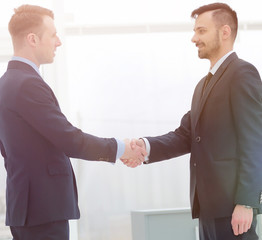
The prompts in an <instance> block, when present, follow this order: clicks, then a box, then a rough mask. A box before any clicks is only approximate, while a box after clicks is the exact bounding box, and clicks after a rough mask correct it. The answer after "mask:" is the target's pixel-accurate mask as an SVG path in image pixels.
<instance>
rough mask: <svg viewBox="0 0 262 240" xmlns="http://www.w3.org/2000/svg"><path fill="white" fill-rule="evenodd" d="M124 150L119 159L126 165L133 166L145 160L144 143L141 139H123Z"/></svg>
mask: <svg viewBox="0 0 262 240" xmlns="http://www.w3.org/2000/svg"><path fill="white" fill-rule="evenodd" d="M124 142H125V152H124V154H123V155H122V157H121V158H120V160H121V161H122V162H123V163H124V164H125V165H126V166H128V167H131V168H135V167H137V166H139V165H141V164H142V163H143V162H144V161H145V157H146V156H147V152H146V145H145V142H144V140H142V139H132V140H131V141H130V140H129V139H125V140H124Z"/></svg>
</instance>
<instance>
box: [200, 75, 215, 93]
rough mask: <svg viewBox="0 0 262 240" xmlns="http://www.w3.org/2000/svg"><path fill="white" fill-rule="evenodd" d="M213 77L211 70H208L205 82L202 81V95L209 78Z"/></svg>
mask: <svg viewBox="0 0 262 240" xmlns="http://www.w3.org/2000/svg"><path fill="white" fill-rule="evenodd" d="M212 77H213V74H212V73H211V72H209V73H208V74H207V76H206V79H205V82H204V86H203V90H202V95H203V94H204V91H205V89H206V87H207V85H208V83H209V81H210V79H211V78H212Z"/></svg>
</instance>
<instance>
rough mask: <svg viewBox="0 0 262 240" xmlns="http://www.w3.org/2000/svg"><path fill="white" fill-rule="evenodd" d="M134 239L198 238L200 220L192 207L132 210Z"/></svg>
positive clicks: (187, 239) (196, 239)
mask: <svg viewBox="0 0 262 240" xmlns="http://www.w3.org/2000/svg"><path fill="white" fill-rule="evenodd" d="M131 221H132V236H133V240H160V239H161V240H175V239H183V240H198V239H199V238H198V220H192V218H191V212H190V209H163V210H142V211H132V212H131Z"/></svg>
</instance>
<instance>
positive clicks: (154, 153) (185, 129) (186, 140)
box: [146, 111, 191, 163]
mask: <svg viewBox="0 0 262 240" xmlns="http://www.w3.org/2000/svg"><path fill="white" fill-rule="evenodd" d="M146 138H147V140H148V141H149V143H150V156H149V161H148V163H152V162H158V161H162V160H167V159H170V158H174V157H178V156H181V155H184V154H187V153H190V152H191V120H190V111H189V112H188V113H186V114H185V115H184V116H183V118H182V120H181V124H180V126H179V128H177V129H176V130H175V131H172V132H169V133H167V134H165V135H162V136H158V137H146Z"/></svg>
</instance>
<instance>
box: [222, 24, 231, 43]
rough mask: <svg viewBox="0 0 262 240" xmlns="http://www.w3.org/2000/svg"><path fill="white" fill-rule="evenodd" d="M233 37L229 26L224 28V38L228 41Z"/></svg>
mask: <svg viewBox="0 0 262 240" xmlns="http://www.w3.org/2000/svg"><path fill="white" fill-rule="evenodd" d="M230 37H231V28H230V27H229V26H228V25H224V26H222V38H223V40H226V39H228V38H230Z"/></svg>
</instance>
